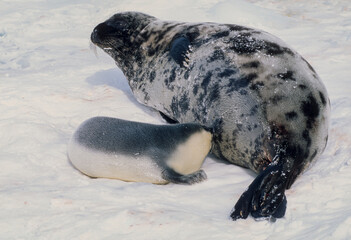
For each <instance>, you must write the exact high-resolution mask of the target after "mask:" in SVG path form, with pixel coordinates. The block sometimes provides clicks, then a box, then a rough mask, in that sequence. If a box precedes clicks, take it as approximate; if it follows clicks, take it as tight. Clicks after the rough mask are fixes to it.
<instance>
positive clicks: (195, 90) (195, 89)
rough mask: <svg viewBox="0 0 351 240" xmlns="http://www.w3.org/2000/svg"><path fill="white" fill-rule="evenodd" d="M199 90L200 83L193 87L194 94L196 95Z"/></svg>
mask: <svg viewBox="0 0 351 240" xmlns="http://www.w3.org/2000/svg"><path fill="white" fill-rule="evenodd" d="M198 90H199V85H195V86H194V88H193V94H194V96H196V94H197V92H198Z"/></svg>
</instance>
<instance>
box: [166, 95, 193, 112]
mask: <svg viewBox="0 0 351 240" xmlns="http://www.w3.org/2000/svg"><path fill="white" fill-rule="evenodd" d="M189 106H190V105H189V97H188V93H184V94H183V95H182V96H181V97H180V98H178V96H173V98H172V103H171V110H172V112H173V115H174V116H175V118H178V117H179V116H180V115H184V114H186V112H187V111H188V110H189Z"/></svg>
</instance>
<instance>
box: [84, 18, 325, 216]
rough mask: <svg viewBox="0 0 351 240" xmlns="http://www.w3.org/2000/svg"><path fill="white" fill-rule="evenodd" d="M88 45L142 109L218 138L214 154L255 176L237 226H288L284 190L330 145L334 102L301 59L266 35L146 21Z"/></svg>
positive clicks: (112, 29) (104, 33) (105, 30)
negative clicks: (263, 221) (253, 221)
mask: <svg viewBox="0 0 351 240" xmlns="http://www.w3.org/2000/svg"><path fill="white" fill-rule="evenodd" d="M91 40H92V42H93V43H94V44H95V45H97V46H98V47H100V48H101V49H103V50H104V51H105V52H106V53H107V54H109V55H110V56H111V57H112V58H113V59H114V60H115V61H116V64H117V66H118V67H119V68H120V69H121V70H122V71H123V73H124V74H125V76H126V77H127V79H128V82H129V85H130V87H131V89H132V92H133V94H134V96H135V97H136V98H137V99H138V101H140V102H141V103H143V104H145V105H147V106H149V107H151V108H154V109H156V110H157V111H159V112H161V113H162V116H163V117H165V119H167V120H168V121H169V122H179V123H185V122H196V123H199V124H201V125H204V126H207V127H211V128H213V140H212V141H213V148H212V153H213V154H214V155H216V156H217V157H219V158H221V159H225V160H228V161H229V162H231V163H234V164H237V165H239V166H242V167H246V168H250V169H252V170H253V171H255V172H256V173H258V176H257V177H256V178H255V180H254V181H253V182H252V184H251V185H250V186H249V187H248V188H247V190H246V191H245V192H244V193H243V194H242V195H241V197H240V198H239V200H238V201H237V203H236V204H235V206H234V208H233V211H232V213H231V217H232V219H233V220H236V219H238V218H247V216H248V215H249V214H251V215H252V216H253V217H254V218H272V217H273V218H279V217H283V216H284V214H285V210H286V204H287V201H286V198H285V190H286V189H289V188H290V187H291V185H292V184H293V183H294V181H295V180H296V178H297V176H299V175H300V174H301V173H302V172H303V171H304V170H305V169H307V167H308V166H310V164H311V162H313V160H315V159H317V158H318V157H319V156H320V155H321V154H322V152H323V150H324V149H325V146H326V144H327V140H328V124H329V110H330V101H329V98H328V94H327V91H326V88H325V87H324V85H323V83H322V81H321V80H320V78H319V76H318V74H317V73H316V71H315V70H314V69H313V68H312V66H311V65H310V64H309V63H308V62H307V61H306V60H305V59H304V58H303V57H302V56H301V55H299V54H298V53H297V52H296V51H294V50H293V49H291V48H290V47H289V46H287V44H285V43H284V42H283V41H282V40H280V39H279V38H277V37H275V36H272V35H271V34H269V33H267V32H264V31H261V30H257V29H252V28H248V27H244V26H239V25H235V24H218V23H209V22H207V23H186V22H174V21H162V20H159V19H157V18H155V17H153V16H149V15H147V14H143V13H139V12H122V13H117V14H115V15H114V16H112V17H111V18H110V19H108V20H106V21H105V22H103V23H100V24H99V25H97V26H96V27H95V29H94V30H93V32H92V34H91Z"/></svg>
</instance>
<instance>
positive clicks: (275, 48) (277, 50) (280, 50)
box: [264, 41, 295, 56]
mask: <svg viewBox="0 0 351 240" xmlns="http://www.w3.org/2000/svg"><path fill="white" fill-rule="evenodd" d="M264 49H265V50H266V53H267V54H268V55H271V56H275V55H280V54H284V53H287V54H289V55H292V56H294V55H295V54H294V53H293V52H292V51H291V50H290V49H289V48H286V47H281V46H279V45H278V44H276V43H274V42H268V41H264Z"/></svg>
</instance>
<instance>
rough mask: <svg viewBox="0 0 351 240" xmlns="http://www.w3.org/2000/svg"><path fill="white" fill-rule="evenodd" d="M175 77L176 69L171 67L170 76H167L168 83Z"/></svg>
mask: <svg viewBox="0 0 351 240" xmlns="http://www.w3.org/2000/svg"><path fill="white" fill-rule="evenodd" d="M175 79H176V69H175V68H173V69H172V72H171V76H169V81H168V82H169V83H171V82H173V81H174V80H175Z"/></svg>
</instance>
